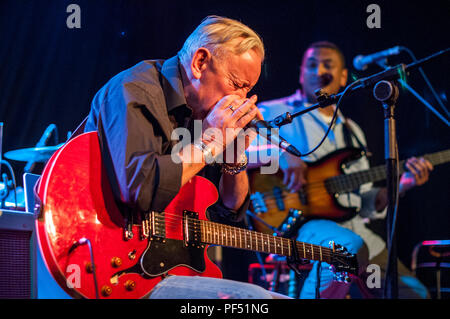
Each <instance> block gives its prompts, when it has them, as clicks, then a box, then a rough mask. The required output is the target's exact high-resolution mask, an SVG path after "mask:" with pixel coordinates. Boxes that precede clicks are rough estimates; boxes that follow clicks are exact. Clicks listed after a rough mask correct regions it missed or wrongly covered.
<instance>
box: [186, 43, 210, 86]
mask: <svg viewBox="0 0 450 319" xmlns="http://www.w3.org/2000/svg"><path fill="white" fill-rule="evenodd" d="M211 58H212V56H211V52H210V51H209V50H208V49H207V48H203V47H202V48H199V49H197V51H195V53H194V56H193V57H192V62H191V71H192V75H193V76H194V78H196V79H199V78H200V77H201V75H202V72H203V71H204V70H205V69H206V67H207V66H208V64H209V63H210V62H211Z"/></svg>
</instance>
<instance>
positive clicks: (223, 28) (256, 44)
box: [178, 15, 264, 65]
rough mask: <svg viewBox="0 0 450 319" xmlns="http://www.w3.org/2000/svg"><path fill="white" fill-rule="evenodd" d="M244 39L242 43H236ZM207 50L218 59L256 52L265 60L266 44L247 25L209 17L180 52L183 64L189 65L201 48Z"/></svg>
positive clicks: (222, 18)
mask: <svg viewBox="0 0 450 319" xmlns="http://www.w3.org/2000/svg"><path fill="white" fill-rule="evenodd" d="M239 38H242V41H235V40H236V39H239ZM202 47H204V48H207V49H208V50H210V52H211V54H213V55H214V56H216V57H223V56H224V54H227V53H229V52H231V53H234V54H236V55H240V54H242V53H244V52H247V51H248V50H252V49H253V50H255V51H256V52H257V53H258V54H259V55H260V56H261V60H264V44H263V42H262V40H261V38H260V36H259V35H258V34H257V33H256V32H255V31H253V30H252V29H250V28H249V27H248V26H246V25H245V24H243V23H241V22H239V21H236V20H233V19H229V18H224V17H220V16H215V15H212V16H207V17H206V18H205V19H203V21H202V22H201V23H200V25H199V26H198V27H197V28H196V29H195V30H194V32H192V33H191V35H190V36H189V37H188V38H187V39H186V41H185V42H184V45H183V47H182V48H181V50H180V51H179V52H178V56H179V58H180V60H181V62H182V63H183V64H185V65H186V64H188V63H189V61H190V59H191V58H192V57H193V56H194V53H195V52H196V51H197V50H198V49H199V48H202Z"/></svg>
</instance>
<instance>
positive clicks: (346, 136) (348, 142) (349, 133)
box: [342, 117, 372, 157]
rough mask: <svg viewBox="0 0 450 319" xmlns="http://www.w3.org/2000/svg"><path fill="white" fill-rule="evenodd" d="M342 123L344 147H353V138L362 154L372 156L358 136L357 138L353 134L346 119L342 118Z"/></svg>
mask: <svg viewBox="0 0 450 319" xmlns="http://www.w3.org/2000/svg"><path fill="white" fill-rule="evenodd" d="M343 123H344V126H343V127H342V128H343V133H344V142H345V145H346V146H349V147H352V146H354V145H353V140H352V137H354V138H355V140H356V143H358V147H359V148H361V149H362V150H363V152H364V154H365V155H366V156H367V157H370V156H372V153H371V152H370V151H369V149H368V148H367V146H366V145H364V144H363V143H362V142H361V140H360V139H359V138H358V136H357V135H356V134H355V132H354V131H353V130H352V128H351V126H350V124H349V121H348V119H347V118H346V117H344V121H343Z"/></svg>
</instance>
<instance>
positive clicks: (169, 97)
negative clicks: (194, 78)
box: [161, 55, 190, 111]
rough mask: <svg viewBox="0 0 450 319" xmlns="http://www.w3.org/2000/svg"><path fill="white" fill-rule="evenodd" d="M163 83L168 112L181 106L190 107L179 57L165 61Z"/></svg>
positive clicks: (162, 71)
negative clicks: (185, 93) (182, 78)
mask: <svg viewBox="0 0 450 319" xmlns="http://www.w3.org/2000/svg"><path fill="white" fill-rule="evenodd" d="M161 82H162V86H163V91H164V97H165V99H166V105H167V110H168V111H172V110H174V109H175V108H177V107H179V106H186V107H188V106H187V102H186V97H185V96H184V88H183V82H182V80H181V72H180V63H179V59H178V55H176V56H174V57H172V58H170V59H168V60H166V61H164V63H163V65H162V68H161ZM188 108H189V107H188ZM189 109H190V108H189Z"/></svg>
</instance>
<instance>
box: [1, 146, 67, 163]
mask: <svg viewBox="0 0 450 319" xmlns="http://www.w3.org/2000/svg"><path fill="white" fill-rule="evenodd" d="M63 145H64V143H61V144H58V145H54V146H41V147H30V148H22V149H18V150H14V151H9V152H6V153H5V154H4V156H5V157H6V158H8V159H11V160H15V161H22V162H28V161H33V162H38V163H39V162H40V163H44V162H46V161H47V160H48V159H49V158H50V157H51V156H52V155H53V153H55V152H56V151H57V150H58V149H59V148H60V147H61V146H63Z"/></svg>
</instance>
